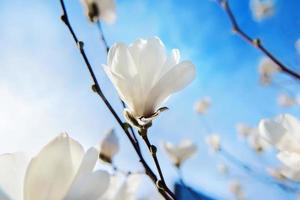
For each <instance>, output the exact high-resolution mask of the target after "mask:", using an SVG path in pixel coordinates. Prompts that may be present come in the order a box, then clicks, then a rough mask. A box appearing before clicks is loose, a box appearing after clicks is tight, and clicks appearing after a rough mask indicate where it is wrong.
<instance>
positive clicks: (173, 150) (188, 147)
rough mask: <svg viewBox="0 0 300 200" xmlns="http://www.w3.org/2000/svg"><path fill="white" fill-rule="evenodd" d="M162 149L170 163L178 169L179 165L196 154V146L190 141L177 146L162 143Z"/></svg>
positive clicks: (183, 141) (184, 141)
mask: <svg viewBox="0 0 300 200" xmlns="http://www.w3.org/2000/svg"><path fill="white" fill-rule="evenodd" d="M163 147H164V149H165V151H166V153H167V155H168V156H169V158H170V160H171V161H172V163H173V164H174V165H175V166H177V167H180V166H181V164H182V163H183V162H184V161H185V160H187V159H188V158H190V157H191V156H193V155H194V154H195V153H196V152H197V146H196V145H195V144H194V143H193V142H192V141H190V140H182V141H181V142H180V143H179V144H176V145H174V144H172V143H170V142H164V143H163Z"/></svg>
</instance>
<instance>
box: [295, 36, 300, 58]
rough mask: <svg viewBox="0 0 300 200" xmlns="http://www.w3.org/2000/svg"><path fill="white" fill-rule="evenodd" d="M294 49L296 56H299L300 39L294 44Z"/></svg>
mask: <svg viewBox="0 0 300 200" xmlns="http://www.w3.org/2000/svg"><path fill="white" fill-rule="evenodd" d="M295 48H296V50H297V52H298V54H300V38H299V39H298V40H297V41H296V42H295Z"/></svg>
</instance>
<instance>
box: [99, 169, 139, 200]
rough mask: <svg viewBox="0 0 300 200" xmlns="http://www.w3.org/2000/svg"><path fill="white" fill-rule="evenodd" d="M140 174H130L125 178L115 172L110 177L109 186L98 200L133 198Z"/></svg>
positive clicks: (129, 199) (131, 199)
mask: <svg viewBox="0 0 300 200" xmlns="http://www.w3.org/2000/svg"><path fill="white" fill-rule="evenodd" d="M140 178H141V175H139V174H131V175H129V176H128V177H126V178H125V180H124V177H123V175H121V174H117V175H115V176H113V177H112V178H111V182H110V184H109V188H108V190H107V191H106V193H105V194H104V196H103V197H102V198H100V199H99V200H123V199H126V200H134V199H136V198H135V195H136V192H137V189H138V186H139V185H140ZM125 197H126V198H125Z"/></svg>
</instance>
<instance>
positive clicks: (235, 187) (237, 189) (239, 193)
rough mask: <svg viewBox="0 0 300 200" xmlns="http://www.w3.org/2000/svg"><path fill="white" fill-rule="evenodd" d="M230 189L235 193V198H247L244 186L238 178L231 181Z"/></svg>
mask: <svg viewBox="0 0 300 200" xmlns="http://www.w3.org/2000/svg"><path fill="white" fill-rule="evenodd" d="M229 191H230V192H231V193H232V194H233V195H234V197H235V199H237V200H244V199H246V197H245V193H244V190H243V187H242V185H241V183H240V182H239V181H238V180H232V181H230V183H229Z"/></svg>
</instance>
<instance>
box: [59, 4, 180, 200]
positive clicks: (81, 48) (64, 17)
mask: <svg viewBox="0 0 300 200" xmlns="http://www.w3.org/2000/svg"><path fill="white" fill-rule="evenodd" d="M60 4H61V7H62V10H63V15H62V16H61V19H62V21H63V22H64V23H65V25H66V26H67V27H68V29H69V31H70V33H71V35H72V37H73V39H74V41H75V43H76V45H77V47H78V49H79V51H80V54H81V56H82V58H83V60H84V62H85V64H86V66H87V68H88V71H89V73H90V75H91V78H92V80H93V82H94V85H93V87H92V88H93V90H94V92H96V93H97V94H98V95H99V97H100V98H101V100H102V101H103V102H104V104H105V105H106V107H107V108H108V109H109V111H110V112H111V113H112V115H113V116H114V118H115V119H116V121H117V123H118V124H119V125H120V127H121V128H122V130H123V131H124V132H125V134H126V136H127V137H128V139H129V141H130V142H131V144H132V146H133V147H134V150H135V151H136V153H137V155H138V157H139V159H140V162H141V163H142V165H143V167H144V168H145V173H146V174H147V175H148V176H149V177H150V179H151V180H152V181H153V183H155V184H156V183H157V182H158V179H157V177H156V175H155V174H154V172H153V171H152V169H151V168H150V167H149V165H148V164H147V162H146V161H145V159H144V157H143V155H142V153H141V151H140V148H139V147H138V146H137V145H136V143H135V140H134V139H133V137H132V136H131V135H130V133H129V131H128V129H127V128H126V127H125V126H124V123H123V122H122V120H121V119H120V117H119V116H118V114H117V113H116V111H115V110H114V109H113V107H112V106H111V104H110V103H109V101H108V100H107V98H106V97H105V95H104V94H103V92H102V90H101V87H100V85H99V83H98V81H97V78H96V76H95V73H94V71H93V68H92V66H91V64H90V62H89V60H88V58H87V56H86V53H85V51H84V43H83V42H82V41H80V40H78V38H77V36H76V34H75V32H74V30H73V28H72V26H71V24H70V22H69V18H68V14H67V11H66V7H65V4H64V0H60ZM156 186H157V184H156ZM157 189H158V191H159V192H160V193H161V195H162V196H163V197H164V198H165V199H167V200H172V199H174V200H175V198H171V197H170V196H169V195H168V194H167V193H166V192H165V191H164V190H161V189H160V188H158V187H157Z"/></svg>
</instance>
